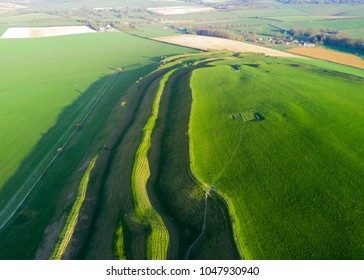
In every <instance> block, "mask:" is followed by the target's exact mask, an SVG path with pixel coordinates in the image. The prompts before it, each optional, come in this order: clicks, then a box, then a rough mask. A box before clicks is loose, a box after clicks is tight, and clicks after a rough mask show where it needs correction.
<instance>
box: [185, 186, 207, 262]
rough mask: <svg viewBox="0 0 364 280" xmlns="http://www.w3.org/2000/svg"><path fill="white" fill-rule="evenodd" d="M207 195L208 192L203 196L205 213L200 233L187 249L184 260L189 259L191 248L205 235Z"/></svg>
mask: <svg viewBox="0 0 364 280" xmlns="http://www.w3.org/2000/svg"><path fill="white" fill-rule="evenodd" d="M208 195H209V192H206V194H205V197H206V198H205V211H204V216H203V225H202V231H201V233H200V235H199V236H198V237H197V238H196V240H195V241H194V242H193V243H192V244H191V246H190V247H189V248H188V250H187V253H186V255H185V260H188V259H189V257H190V254H191V251H192V249H193V247H195V246H196V244H197V243H198V242H199V241H200V239H201V238H202V236H203V235H204V233H205V230H206V220H207V198H208Z"/></svg>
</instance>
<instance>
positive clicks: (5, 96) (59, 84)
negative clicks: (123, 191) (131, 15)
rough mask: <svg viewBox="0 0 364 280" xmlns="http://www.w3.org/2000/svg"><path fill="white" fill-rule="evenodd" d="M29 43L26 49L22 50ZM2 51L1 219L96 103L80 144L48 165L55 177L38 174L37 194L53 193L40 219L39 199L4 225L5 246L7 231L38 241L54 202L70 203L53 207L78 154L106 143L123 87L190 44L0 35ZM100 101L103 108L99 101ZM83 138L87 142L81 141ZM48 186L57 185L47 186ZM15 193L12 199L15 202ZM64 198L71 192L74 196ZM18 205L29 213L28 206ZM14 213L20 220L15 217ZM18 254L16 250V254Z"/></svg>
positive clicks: (111, 36) (121, 37)
mask: <svg viewBox="0 0 364 280" xmlns="http://www.w3.org/2000/svg"><path fill="white" fill-rule="evenodd" d="M25 43H26V46H27V48H24V45H23V44H25ZM135 46H138V47H135ZM0 50H1V52H2V56H1V58H0V60H1V65H5V66H6V67H1V69H0V73H1V75H2V77H3V80H2V83H1V85H0V97H1V100H2V102H1V103H0V112H1V113H0V119H1V122H0V128H1V131H2V135H1V136H0V152H1V154H2V156H1V159H0V168H1V169H2V171H3V172H1V175H0V183H1V184H0V185H1V189H0V205H1V207H2V211H1V224H2V225H3V224H4V223H5V222H6V221H7V219H8V218H9V217H11V215H12V213H15V211H16V210H17V209H18V207H19V205H20V204H21V202H22V201H23V199H24V198H25V197H27V194H28V192H29V191H30V190H32V187H33V185H34V183H35V182H36V181H37V180H38V179H39V178H41V177H40V176H41V175H42V173H43V172H44V171H45V168H46V166H47V165H48V164H49V162H50V161H51V160H52V159H54V157H55V156H56V155H57V149H58V148H59V147H61V146H62V145H64V144H65V142H66V140H67V139H68V138H69V137H70V135H72V133H74V131H75V129H76V124H77V123H79V122H80V121H82V120H83V119H84V118H85V116H87V115H88V114H89V113H90V110H91V109H95V108H96V109H95V110H93V112H92V114H91V115H90V116H91V117H92V119H93V120H92V121H93V125H92V126H90V127H88V128H86V129H82V130H81V131H80V132H79V133H76V134H75V135H76V137H75V138H76V139H74V142H72V143H71V144H74V145H76V146H77V145H79V146H78V148H77V149H76V150H74V151H73V155H72V156H71V157H63V159H62V160H61V161H60V162H58V163H57V161H56V165H57V166H56V167H54V168H56V169H57V171H56V172H55V173H53V172H54V171H53V170H51V171H48V172H47V174H48V175H50V174H49V173H50V172H51V174H52V175H51V176H50V177H49V176H48V177H47V178H42V179H40V185H39V186H37V188H38V189H39V190H38V191H37V195H38V198H41V197H43V198H44V197H47V196H48V199H49V204H48V205H49V209H47V211H43V212H42V217H43V218H42V219H39V217H38V215H40V212H38V211H40V210H41V209H42V210H43V209H44V201H37V202H35V204H33V205H32V206H31V208H32V210H31V213H33V214H31V215H28V214H25V216H24V217H23V218H22V219H21V222H20V224H21V226H19V221H18V222H17V226H16V227H10V226H9V231H7V230H5V228H4V229H3V230H2V232H1V234H2V238H1V239H2V241H3V242H4V243H3V244H0V246H3V245H5V243H6V242H10V241H9V239H8V238H9V237H11V240H12V241H11V243H12V242H20V243H21V242H28V243H29V239H28V238H30V239H32V238H35V236H37V237H36V240H38V241H39V240H40V237H41V235H42V232H43V231H44V228H45V227H46V225H47V223H48V222H49V221H50V220H49V219H51V218H52V216H53V214H52V211H54V210H55V207H59V208H58V210H59V209H62V208H64V207H65V206H61V205H55V203H56V201H57V199H58V198H59V197H58V195H59V194H60V192H61V189H60V187H61V186H62V184H65V181H67V180H68V179H69V178H68V176H70V174H71V173H72V171H73V169H74V168H76V167H77V165H78V164H80V161H81V159H82V158H84V160H87V157H86V156H85V153H86V151H87V149H88V147H89V145H90V143H92V142H93V141H94V140H95V139H96V142H97V143H98V144H97V145H99V146H98V147H99V148H100V147H101V146H102V143H103V141H105V139H106V137H107V135H105V134H103V135H101V136H100V135H98V134H99V133H101V130H100V128H101V127H102V126H105V124H104V123H103V122H104V121H105V120H106V119H107V116H108V114H109V112H110V110H111V109H112V108H113V107H114V106H116V105H118V102H119V99H120V97H121V96H122V95H123V94H124V93H125V91H126V89H127V88H128V87H129V86H130V85H131V84H133V83H134V82H135V81H136V80H137V79H138V78H139V77H140V76H143V75H145V74H146V73H148V72H150V71H152V70H153V69H155V68H156V67H157V65H158V62H159V60H160V56H161V55H171V54H178V53H183V52H186V51H188V50H186V49H184V48H178V47H174V46H169V45H163V44H160V43H157V42H152V41H147V40H143V39H140V38H136V37H132V36H129V35H126V34H123V33H103V34H101V33H100V34H91V36H90V35H76V36H63V37H54V38H42V39H26V40H22V39H21V40H1V41H0ZM35 66H36V67H35ZM119 67H123V71H122V72H118V69H117V68H119ZM103 94H104V95H105V97H103V96H102V95H103ZM101 97H102V98H101ZM99 98H101V99H99ZM98 101H100V102H99V104H98V106H96V107H94V106H95V103H96V102H98ZM106 126H107V125H106ZM79 137H81V138H79ZM81 139H82V141H83V142H80V143H78V144H77V141H81ZM97 145H96V149H97ZM93 152H95V147H94V151H93ZM62 156H63V155H62ZM62 156H61V158H62ZM81 165H82V164H81ZM49 180H51V181H52V183H50V181H49ZM47 185H48V186H49V185H52V186H54V187H53V188H52V189H47V188H44V187H45V186H47ZM75 185H76V184H75ZM14 186H16V187H14ZM18 190H19V192H18V193H17V191H18ZM69 191H71V190H69ZM39 192H40V193H39ZM15 193H17V195H16V197H15V199H14V200H11V199H10V198H12V197H14V194H15ZM71 194H72V191H71ZM66 197H70V196H69V194H67V195H66ZM36 200H37V199H36ZM33 203H34V201H33ZM25 204H27V201H26V202H25ZM5 205H6V206H5ZM24 207H25V205H24ZM20 210H21V211H25V210H24V209H23V208H21V209H20ZM48 211H49V212H48ZM25 213H26V212H25ZM19 214H20V213H19ZM13 219H14V220H16V216H14V217H13ZM34 219H37V222H39V224H37V223H36V224H33V227H32V233H30V234H29V236H27V237H26V238H24V237H25V236H21V235H19V234H17V233H18V232H21V231H22V230H24V228H23V226H26V227H27V226H28V225H29V223H30V222H31V221H32V222H34ZM33 234H34V235H33ZM5 236H7V237H5ZM14 237H15V238H14ZM19 239H22V240H23V241H20V240H19ZM6 240H8V241H6ZM26 240H27V241H26ZM33 240H34V239H33ZM1 243H2V242H1ZM31 243H32V249H31V250H29V251H27V252H24V250H23V253H25V254H24V257H25V255H26V257H25V258H29V257H31V256H32V254H34V252H35V251H34V249H35V248H36V246H37V244H38V243H37V242H31ZM19 248H20V247H19ZM8 249H10V248H9V247H8V246H7V250H8ZM7 250H4V251H3V253H2V256H1V257H2V258H4V257H5V256H7V254H8V253H10V251H7ZM32 250H33V251H32ZM18 253H19V252H18V251H17V250H13V251H12V252H11V255H12V256H14V255H17V254H18ZM20 255H23V254H20ZM20 255H19V256H20ZM8 256H9V255H8Z"/></svg>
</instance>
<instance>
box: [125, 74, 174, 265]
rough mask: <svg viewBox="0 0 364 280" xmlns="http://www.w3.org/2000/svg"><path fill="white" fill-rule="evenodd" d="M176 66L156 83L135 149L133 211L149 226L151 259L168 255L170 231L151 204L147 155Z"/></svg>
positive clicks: (148, 242)
mask: <svg viewBox="0 0 364 280" xmlns="http://www.w3.org/2000/svg"><path fill="white" fill-rule="evenodd" d="M176 70H177V69H173V70H171V71H169V72H168V73H167V74H165V75H164V77H163V78H162V79H161V81H160V83H159V88H158V91H157V94H156V97H155V99H154V102H153V108H152V112H151V115H150V117H149V119H148V121H147V123H146V125H145V126H144V129H143V131H144V132H143V136H142V140H141V142H140V145H139V147H138V150H137V152H136V156H135V161H134V167H133V173H132V180H131V184H132V191H133V197H134V203H135V212H136V215H137V217H138V218H139V219H140V220H141V221H142V223H144V224H145V225H146V226H147V227H148V230H149V235H148V240H147V252H146V256H147V258H148V259H153V260H154V259H157V260H158V259H166V258H167V250H168V243H169V234H168V230H167V228H166V226H165V225H164V222H163V220H162V218H161V217H160V216H159V214H158V213H157V211H156V210H155V209H154V208H153V206H152V204H151V202H150V200H149V196H148V192H147V181H148V179H149V177H150V169H149V162H148V157H147V156H148V151H149V148H150V146H151V137H152V133H153V129H154V127H155V123H156V121H157V118H158V112H159V104H160V100H161V97H162V93H163V91H164V88H165V85H166V83H167V81H168V79H169V77H170V76H171V75H172V74H173V73H174V72H175V71H176Z"/></svg>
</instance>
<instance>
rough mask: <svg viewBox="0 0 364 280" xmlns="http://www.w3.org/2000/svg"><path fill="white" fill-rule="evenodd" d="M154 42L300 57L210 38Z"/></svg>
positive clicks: (171, 38)
mask: <svg viewBox="0 0 364 280" xmlns="http://www.w3.org/2000/svg"><path fill="white" fill-rule="evenodd" d="M153 39H154V40H157V41H161V42H165V43H170V44H175V45H179V46H185V47H191V48H195V49H200V50H204V51H206V50H228V51H232V52H245V53H261V54H265V55H269V56H283V57H300V58H302V57H301V56H298V55H295V54H291V53H287V52H282V51H278V50H274V49H270V48H265V47H261V46H256V45H252V44H248V43H243V42H238V41H233V40H228V39H223V38H216V37H210V36H199V35H178V36H167V37H157V38H153Z"/></svg>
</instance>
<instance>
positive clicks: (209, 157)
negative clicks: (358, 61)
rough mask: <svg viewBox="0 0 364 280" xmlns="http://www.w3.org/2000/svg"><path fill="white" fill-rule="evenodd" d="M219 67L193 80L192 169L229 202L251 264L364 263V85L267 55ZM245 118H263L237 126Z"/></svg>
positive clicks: (199, 73)
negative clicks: (363, 145)
mask: <svg viewBox="0 0 364 280" xmlns="http://www.w3.org/2000/svg"><path fill="white" fill-rule="evenodd" d="M252 63H254V65H253V64H252ZM226 64H235V65H236V64H239V65H240V68H241V71H240V72H235V71H233V70H232V69H231V67H230V66H228V65H226ZM215 65H216V67H213V68H205V69H199V70H196V71H194V73H193V75H192V80H191V86H192V91H193V103H192V113H191V123H190V127H191V128H190V139H191V156H192V168H193V170H194V172H195V173H196V174H197V175H198V176H199V177H200V178H202V180H203V181H204V182H206V183H207V184H208V185H209V186H211V187H214V188H216V189H218V190H219V191H221V192H222V193H223V194H224V196H225V197H226V198H227V199H228V201H229V203H230V205H231V210H232V212H233V213H234V215H235V221H236V233H237V237H238V240H239V246H240V248H241V249H242V252H243V255H244V257H245V258H247V259H361V258H362V256H363V239H362V234H363V231H362V229H363V226H364V224H363V219H362V216H363V206H364V205H363V202H362V200H361V199H360V197H362V196H363V189H362V188H361V185H362V182H363V180H364V177H363V172H362V170H363V167H364V163H363V158H364V154H363V149H362V148H361V144H360V143H363V141H364V138H363V135H364V124H363V121H362V120H363V117H364V116H363V112H364V110H363V109H364V108H363V99H364V91H363V88H364V87H363V84H364V81H363V79H361V78H357V77H355V76H350V75H345V74H339V73H337V72H331V71H330V70H323V69H321V68H316V67H312V66H308V65H306V64H301V63H292V62H289V61H288V60H287V61H284V60H279V59H274V58H265V57H263V56H260V57H259V56H255V57H248V56H244V58H242V59H239V60H236V61H230V62H229V63H226V62H216V63H215ZM253 66H254V67H253ZM244 112H259V114H260V115H261V116H262V118H261V120H259V121H252V122H244V121H243V120H239V119H231V118H230V114H233V113H244Z"/></svg>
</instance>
